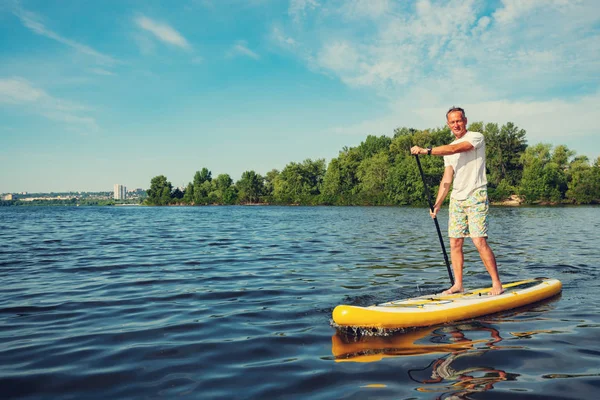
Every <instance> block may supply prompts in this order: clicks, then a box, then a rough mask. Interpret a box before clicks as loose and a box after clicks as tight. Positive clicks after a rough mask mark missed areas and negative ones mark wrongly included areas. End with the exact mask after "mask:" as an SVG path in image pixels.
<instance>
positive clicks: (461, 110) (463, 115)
mask: <svg viewBox="0 0 600 400" xmlns="http://www.w3.org/2000/svg"><path fill="white" fill-rule="evenodd" d="M454 111H460V113H461V114H462V117H463V119H465V118H466V117H467V116H466V115H465V110H463V109H462V108H460V107H455V106H452V107H451V108H450V109H449V110H448V112H447V113H446V121H448V114H450V113H451V112H454Z"/></svg>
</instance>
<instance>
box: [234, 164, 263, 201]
mask: <svg viewBox="0 0 600 400" xmlns="http://www.w3.org/2000/svg"><path fill="white" fill-rule="evenodd" d="M236 186H237V189H238V195H239V197H238V198H239V201H240V202H242V203H258V202H259V200H260V196H261V195H262V193H263V188H264V181H263V178H262V177H261V176H260V175H258V174H257V173H256V172H254V171H246V172H244V173H243V174H242V178H241V179H240V180H239V181H237V183H236Z"/></svg>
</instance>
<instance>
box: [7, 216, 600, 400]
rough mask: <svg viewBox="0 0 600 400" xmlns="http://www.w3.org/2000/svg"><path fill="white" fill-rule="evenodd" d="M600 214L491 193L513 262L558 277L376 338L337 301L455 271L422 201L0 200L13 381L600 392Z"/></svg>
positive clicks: (177, 392)
mask: <svg viewBox="0 0 600 400" xmlns="http://www.w3.org/2000/svg"><path fill="white" fill-rule="evenodd" d="M445 212H446V211H445V210H443V211H442V213H441V215H440V218H439V220H440V225H441V226H442V230H443V231H445V228H446V218H447V214H445ZM598 232H600V208H598V207H573V208H499V207H496V208H492V210H491V230H490V244H491V246H492V248H493V249H494V251H495V253H496V256H497V258H498V261H499V267H500V272H501V277H502V278H503V280H504V281H506V282H508V281H511V280H518V279H521V278H530V277H538V276H547V277H554V278H558V279H560V280H561V281H562V282H563V292H562V294H561V295H560V296H559V297H557V298H554V299H552V300H550V301H546V302H543V303H541V304H536V305H533V306H530V307H526V308H523V309H519V310H515V311H510V312H506V313H502V314H497V315H493V316H488V317H484V318H478V319H475V320H471V321H462V322H457V323H453V324H447V325H443V326H438V327H433V328H428V329H422V330H417V331H412V332H407V333H396V334H394V335H391V336H386V337H369V336H365V335H359V336H356V335H354V334H353V335H349V334H348V332H338V331H337V330H336V329H335V328H333V327H332V325H331V311H332V310H333V308H334V307H335V306H336V305H338V304H341V303H347V304H358V305H369V304H372V303H378V302H384V301H388V300H392V299H398V298H405V297H412V296H416V295H420V294H426V293H433V292H436V291H439V290H442V289H444V288H446V287H447V286H448V276H447V273H446V268H445V265H444V262H443V257H442V255H441V250H440V247H439V242H438V238H437V233H436V231H435V226H434V224H433V222H432V221H431V219H430V218H429V216H428V213H427V210H425V209H419V208H376V207H371V208H363V207H338V208H336V207H169V208H146V207H89V208H88V207H78V208H77V207H73V208H67V207H57V208H52V207H42V208H35V207H31V208H30V207H22V208H17V207H13V208H2V209H0V277H1V282H2V285H1V286H0V397H1V398H3V399H13V398H14V399H16V398H18V399H55V398H60V399H147V398H169V399H171V398H184V399H197V398H202V399H222V398H239V399H256V398H269V399H270V398H282V399H283V398H285V399H289V398H311V399H333V398H356V399H359V398H361V399H362V398H381V399H388V398H390V399H391V398H393V399H435V398H439V399H450V398H475V399H484V398H485V399H504V398H523V399H548V398H555V399H565V398H571V399H596V398H597V397H598V394H597V392H598V389H599V388H600V341H599V340H598V339H599V338H600V315H599V312H598V310H599V307H598V300H599V297H600V295H599V293H600V292H599V289H600V283H599V280H598V278H599V275H600V273H599V271H600V250H599V249H600V235H599V234H598ZM465 248H466V255H465V264H466V273H465V283H466V286H467V288H475V287H481V286H485V285H487V284H489V277H488V276H487V274H486V273H485V271H484V268H483V266H482V264H481V261H480V260H479V258H478V254H477V252H476V250H475V249H474V247H473V246H472V244H467V245H466V246H465ZM359 333H360V332H359Z"/></svg>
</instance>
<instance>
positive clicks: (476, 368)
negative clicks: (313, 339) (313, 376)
mask: <svg viewBox="0 0 600 400" xmlns="http://www.w3.org/2000/svg"><path fill="white" fill-rule="evenodd" d="M479 336H487V338H485V337H482V338H480V339H476V338H475V337H479ZM502 340H503V338H502V337H501V336H500V332H498V330H497V329H495V328H493V327H491V326H489V325H487V324H484V323H480V322H465V323H460V324H454V325H444V326H439V327H432V328H426V329H418V330H414V331H409V332H405V333H400V334H396V335H393V336H362V337H360V338H358V337H356V336H349V335H345V334H344V333H342V332H340V331H338V332H336V334H335V335H334V336H333V337H332V352H333V355H334V357H335V360H336V361H338V362H343V361H345V362H348V361H353V362H372V361H379V360H382V359H383V358H385V357H403V356H414V355H431V354H440V353H447V354H445V355H444V356H442V357H438V358H435V359H433V360H432V361H431V362H430V363H429V364H428V365H426V366H424V367H422V368H419V367H415V368H412V369H410V370H408V371H407V374H408V376H409V377H410V379H411V380H413V381H415V382H418V383H420V384H422V386H418V387H416V390H418V391H420V392H428V393H442V394H443V395H450V394H452V395H453V396H459V397H461V396H464V395H466V394H469V393H474V392H484V391H486V390H489V389H492V388H493V387H494V386H493V385H494V383H496V382H499V381H505V380H514V379H515V378H516V377H517V376H518V375H519V374H516V373H510V372H506V371H503V370H501V369H496V368H494V367H492V366H489V365H478V363H477V359H480V358H481V356H482V355H484V354H485V353H486V352H488V351H494V350H499V349H501V348H500V347H498V345H499V343H500V342H502ZM439 398H441V395H440V397H439Z"/></svg>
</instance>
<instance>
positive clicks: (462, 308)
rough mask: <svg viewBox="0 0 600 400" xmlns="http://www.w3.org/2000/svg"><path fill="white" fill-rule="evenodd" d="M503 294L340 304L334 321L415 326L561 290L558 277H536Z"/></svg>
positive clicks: (366, 325) (498, 309)
mask: <svg viewBox="0 0 600 400" xmlns="http://www.w3.org/2000/svg"><path fill="white" fill-rule="evenodd" d="M503 288H504V293H502V294H500V295H497V296H490V295H488V293H489V291H490V290H491V289H492V288H491V287H489V288H484V289H476V290H471V291H468V292H464V293H456V294H448V295H444V294H436V295H428V296H420V297H415V298H411V299H405V300H396V301H390V302H387V303H382V304H378V305H373V306H369V307H357V306H350V305H339V306H337V307H336V308H335V309H334V310H333V321H334V322H335V323H336V324H337V325H338V326H340V327H360V328H382V329H397V328H412V327H419V326H432V325H438V324H443V323H446V322H451V321H459V320H464V319H470V318H476V317H480V316H482V315H488V314H493V313H497V312H501V311H506V310H510V309H513V308H517V307H522V306H525V305H528V304H531V303H535V302H538V301H541V300H544V299H547V298H549V297H552V296H554V295H556V294H558V293H560V291H561V289H562V284H561V283H560V281H559V280H558V279H551V278H534V279H527V280H523V281H518V282H512V283H507V284H504V285H503Z"/></svg>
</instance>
